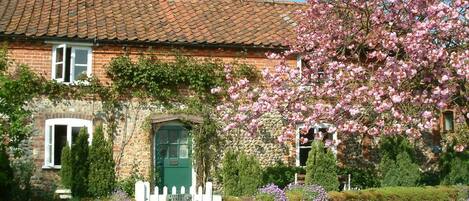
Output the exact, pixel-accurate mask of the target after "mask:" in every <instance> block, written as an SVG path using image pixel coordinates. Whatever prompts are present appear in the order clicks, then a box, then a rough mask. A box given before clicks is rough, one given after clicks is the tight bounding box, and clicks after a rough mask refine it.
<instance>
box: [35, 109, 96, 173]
mask: <svg viewBox="0 0 469 201" xmlns="http://www.w3.org/2000/svg"><path fill="white" fill-rule="evenodd" d="M82 128H86V130H87V132H88V135H89V137H88V142H89V143H90V144H91V140H92V139H93V135H92V122H91V121H90V120H84V119H73V118H62V119H48V120H46V123H45V129H44V130H45V136H44V141H45V143H44V154H45V156H44V166H43V168H60V167H61V166H60V164H61V162H60V160H61V154H62V149H63V148H64V147H65V146H66V145H68V146H71V145H72V143H74V142H75V140H76V139H77V136H78V133H79V132H80V129H82Z"/></svg>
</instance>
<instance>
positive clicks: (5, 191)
mask: <svg viewBox="0 0 469 201" xmlns="http://www.w3.org/2000/svg"><path fill="white" fill-rule="evenodd" d="M13 178H14V176H13V169H12V168H11V166H10V160H9V156H8V154H7V153H6V151H5V149H4V148H1V147H0V197H2V199H5V200H10V199H12V197H13V196H14V195H12V192H13V189H14V188H15V185H14V179H13Z"/></svg>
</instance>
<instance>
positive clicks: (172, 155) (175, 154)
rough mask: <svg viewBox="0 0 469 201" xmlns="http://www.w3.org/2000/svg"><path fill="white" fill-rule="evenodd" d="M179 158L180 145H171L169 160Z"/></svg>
mask: <svg viewBox="0 0 469 201" xmlns="http://www.w3.org/2000/svg"><path fill="white" fill-rule="evenodd" d="M177 157H178V145H175V144H174V145H169V158H177Z"/></svg>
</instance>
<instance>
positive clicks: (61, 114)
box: [8, 41, 296, 190]
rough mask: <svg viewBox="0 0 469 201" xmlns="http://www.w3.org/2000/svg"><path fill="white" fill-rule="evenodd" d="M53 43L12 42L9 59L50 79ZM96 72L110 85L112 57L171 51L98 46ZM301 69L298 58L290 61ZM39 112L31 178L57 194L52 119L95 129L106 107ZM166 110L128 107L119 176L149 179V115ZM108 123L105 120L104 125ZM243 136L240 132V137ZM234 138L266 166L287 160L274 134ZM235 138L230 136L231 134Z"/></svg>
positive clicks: (217, 52) (193, 51) (118, 146)
mask: <svg viewBox="0 0 469 201" xmlns="http://www.w3.org/2000/svg"><path fill="white" fill-rule="evenodd" d="M52 46H53V45H52V44H48V43H45V42H40V41H36V42H33V41H9V42H8V50H9V57H10V58H11V59H12V60H14V61H15V62H16V63H19V64H27V65H28V66H29V67H30V68H31V69H32V70H33V71H34V72H36V73H38V74H40V75H42V76H44V77H46V78H48V79H50V78H51V70H52V60H51V59H52ZM92 48H93V50H92V51H93V60H92V61H93V63H92V74H93V75H95V76H97V77H98V78H99V79H100V80H101V81H102V82H104V83H106V82H110V80H109V78H107V77H106V72H105V70H106V69H105V66H106V65H107V64H108V63H109V62H110V61H111V59H112V58H114V57H116V56H118V55H123V54H124V53H126V54H129V55H131V57H133V58H136V57H137V56H138V55H139V54H141V53H142V52H145V51H147V50H150V51H151V52H152V53H153V54H154V55H156V56H157V57H158V58H159V59H162V60H171V59H173V56H171V55H173V50H172V49H171V47H146V46H138V47H137V46H123V45H98V46H93V47H92ZM179 51H180V52H181V53H182V54H184V55H190V56H194V57H197V58H206V57H211V58H216V59H221V60H223V61H224V62H231V61H234V60H238V61H240V62H245V63H247V64H251V65H255V66H256V67H257V68H259V69H262V68H265V67H273V66H274V65H275V64H277V62H278V61H274V60H269V59H267V58H266V57H265V53H266V52H265V51H260V50H256V51H254V50H247V51H241V50H240V49H221V48H186V49H179ZM288 62H289V64H291V65H293V66H294V65H296V60H295V59H294V58H293V59H291V60H289V61H288ZM31 109H33V110H34V117H33V118H34V125H35V130H34V134H33V135H32V136H31V138H30V139H29V142H28V143H29V144H30V145H31V146H30V147H32V152H31V155H32V158H33V161H34V164H35V167H36V170H35V174H34V176H33V177H32V183H33V185H34V186H35V187H37V188H40V189H45V190H53V189H54V188H55V187H56V186H57V185H59V180H60V177H59V176H58V173H59V170H58V169H46V168H43V165H44V157H45V155H44V152H45V145H44V143H45V142H44V140H45V128H44V124H45V121H46V120H47V119H52V118H79V119H86V120H92V121H93V124H94V126H96V125H97V124H99V123H100V122H102V120H101V116H102V113H101V111H102V106H101V102H99V101H78V100H63V101H61V102H58V103H53V102H51V101H49V100H47V99H37V100H35V101H34V102H32V103H31ZM164 111H165V110H164V109H161V108H149V107H146V106H142V105H138V104H137V103H126V107H125V109H123V110H122V112H123V117H122V118H121V119H120V120H119V122H118V131H117V133H118V134H117V135H116V136H114V138H113V142H114V146H113V149H114V159H115V161H116V173H117V176H118V178H119V179H123V178H126V177H129V176H130V175H131V174H132V173H134V172H135V171H137V172H139V173H140V174H142V175H144V176H145V177H147V178H148V177H149V176H150V170H151V166H152V153H151V149H152V145H151V139H152V136H153V133H152V132H151V129H149V128H148V117H150V116H151V115H152V114H155V113H163V112H164ZM104 124H105V122H104ZM150 128H151V126H150ZM237 135H238V134H237ZM239 135H242V137H240V138H238V137H235V138H229V139H228V144H229V145H228V147H230V148H232V149H237V150H244V151H245V152H247V153H249V154H251V155H256V156H257V158H258V159H259V160H260V162H261V164H262V165H263V166H266V165H269V164H273V163H275V162H276V161H278V160H283V161H285V162H288V160H289V159H288V157H287V156H288V155H289V150H288V149H287V148H286V147H283V146H281V145H279V144H278V143H277V142H276V136H275V134H272V136H271V137H265V136H264V137H255V138H252V137H248V136H244V135H243V134H239ZM228 136H230V135H228ZM235 136H236V135H235Z"/></svg>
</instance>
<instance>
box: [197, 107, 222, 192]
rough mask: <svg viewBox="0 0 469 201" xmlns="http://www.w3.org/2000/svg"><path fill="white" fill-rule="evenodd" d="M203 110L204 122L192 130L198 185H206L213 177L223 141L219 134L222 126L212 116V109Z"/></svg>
mask: <svg viewBox="0 0 469 201" xmlns="http://www.w3.org/2000/svg"><path fill="white" fill-rule="evenodd" d="M201 110H202V112H201V114H202V116H203V122H202V124H200V125H195V126H194V127H193V128H192V129H191V131H190V133H191V137H192V140H193V143H194V147H193V155H192V156H193V157H192V160H193V164H194V168H195V171H196V173H197V186H204V185H205V183H206V182H207V181H208V179H209V178H210V177H211V171H212V169H213V168H216V167H217V164H216V163H217V161H218V160H217V159H218V158H220V150H221V147H222V143H223V141H222V138H221V136H219V133H220V130H219V128H220V126H219V125H218V123H217V122H216V121H215V120H214V119H213V118H212V117H211V110H210V109H209V108H203V109H201Z"/></svg>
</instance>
